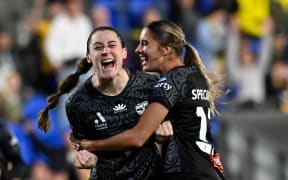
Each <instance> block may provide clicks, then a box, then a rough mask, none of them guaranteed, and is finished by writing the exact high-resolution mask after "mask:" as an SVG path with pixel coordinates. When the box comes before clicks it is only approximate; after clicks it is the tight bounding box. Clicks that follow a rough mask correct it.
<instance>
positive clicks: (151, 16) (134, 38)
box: [125, 7, 163, 69]
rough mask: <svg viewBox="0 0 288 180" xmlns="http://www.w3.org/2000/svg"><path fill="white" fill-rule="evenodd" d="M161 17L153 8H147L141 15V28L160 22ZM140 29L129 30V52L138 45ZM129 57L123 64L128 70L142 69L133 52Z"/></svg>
mask: <svg viewBox="0 0 288 180" xmlns="http://www.w3.org/2000/svg"><path fill="white" fill-rule="evenodd" d="M162 18H163V16H162V14H161V12H160V11H159V10H158V9H156V8H154V7H148V8H146V9H145V10H144V11H143V14H142V16H141V26H145V25H146V24H149V23H150V22H152V21H156V20H160V19H162ZM141 29H142V27H135V28H133V29H131V31H132V32H131V36H130V37H129V39H130V46H131V47H129V48H128V50H129V49H131V50H134V49H135V48H136V47H137V44H138V43H139V36H140V33H141ZM128 54H129V57H128V60H127V63H126V64H125V65H126V66H128V67H130V68H136V69H142V66H141V61H139V60H138V59H139V57H138V55H137V54H136V53H135V52H132V51H131V52H129V53H128Z"/></svg>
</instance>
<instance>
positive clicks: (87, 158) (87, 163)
mask: <svg viewBox="0 0 288 180" xmlns="http://www.w3.org/2000/svg"><path fill="white" fill-rule="evenodd" d="M72 160H73V165H74V167H76V168H78V169H90V168H92V167H95V166H96V163H97V156H96V155H94V154H92V153H91V152H89V151H87V150H81V151H73V154H72Z"/></svg>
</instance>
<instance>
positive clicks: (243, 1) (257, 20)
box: [236, 0, 270, 38]
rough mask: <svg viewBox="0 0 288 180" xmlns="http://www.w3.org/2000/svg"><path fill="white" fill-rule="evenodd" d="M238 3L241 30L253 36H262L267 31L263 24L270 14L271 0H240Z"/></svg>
mask: <svg viewBox="0 0 288 180" xmlns="http://www.w3.org/2000/svg"><path fill="white" fill-rule="evenodd" d="M237 3H238V10H237V14H236V16H237V17H238V19H239V28H240V30H241V31H242V32H244V33H245V34H247V35H249V36H251V37H257V38H259V37H262V35H263V33H265V32H264V31H263V28H262V27H263V26H262V24H263V22H264V21H265V20H266V19H267V18H268V17H269V16H270V0H261V1H251V0H238V1H237Z"/></svg>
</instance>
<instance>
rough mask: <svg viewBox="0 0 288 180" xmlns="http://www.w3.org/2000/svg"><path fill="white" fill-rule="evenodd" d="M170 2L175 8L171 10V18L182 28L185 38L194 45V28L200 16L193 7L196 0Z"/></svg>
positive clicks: (174, 0)
mask: <svg viewBox="0 0 288 180" xmlns="http://www.w3.org/2000/svg"><path fill="white" fill-rule="evenodd" d="M171 2H172V4H171V6H172V7H174V8H175V10H173V11H172V12H171V13H172V14H171V15H172V19H173V20H174V21H175V22H176V23H178V24H179V25H180V26H181V27H182V28H183V31H184V33H185V34H186V37H187V40H188V41H189V42H190V43H192V44H194V45H195V41H196V29H197V25H198V20H199V18H200V15H199V14H198V12H197V9H196V7H195V5H196V0H173V1H171Z"/></svg>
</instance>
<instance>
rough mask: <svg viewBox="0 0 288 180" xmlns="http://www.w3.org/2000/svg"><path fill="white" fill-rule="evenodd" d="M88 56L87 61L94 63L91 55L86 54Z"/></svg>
mask: <svg viewBox="0 0 288 180" xmlns="http://www.w3.org/2000/svg"><path fill="white" fill-rule="evenodd" d="M86 58H87V62H88V63H92V61H91V56H90V55H89V54H87V55H86Z"/></svg>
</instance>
